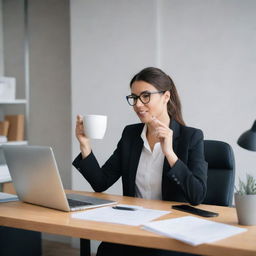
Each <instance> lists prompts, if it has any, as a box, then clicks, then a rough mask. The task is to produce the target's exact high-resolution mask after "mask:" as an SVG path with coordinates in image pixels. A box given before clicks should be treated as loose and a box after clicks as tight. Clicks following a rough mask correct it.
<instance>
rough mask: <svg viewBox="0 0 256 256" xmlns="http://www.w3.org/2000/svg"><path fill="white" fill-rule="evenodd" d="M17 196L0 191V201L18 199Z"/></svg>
mask: <svg viewBox="0 0 256 256" xmlns="http://www.w3.org/2000/svg"><path fill="white" fill-rule="evenodd" d="M18 200H19V199H18V196H16V195H12V194H8V193H2V192H0V203H3V202H10V201H18Z"/></svg>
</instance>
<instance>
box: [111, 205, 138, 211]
mask: <svg viewBox="0 0 256 256" xmlns="http://www.w3.org/2000/svg"><path fill="white" fill-rule="evenodd" d="M112 209H115V210H125V211H136V209H134V208H131V207H126V206H113V207H112Z"/></svg>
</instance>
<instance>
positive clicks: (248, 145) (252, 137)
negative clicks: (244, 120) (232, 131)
mask: <svg viewBox="0 0 256 256" xmlns="http://www.w3.org/2000/svg"><path fill="white" fill-rule="evenodd" d="M237 144H238V145H239V146H240V147H242V148H245V149H247V150H250V151H256V120H255V121H254V124H253V126H252V128H251V129H250V130H248V131H246V132H244V133H243V134H242V135H241V136H240V137H239V139H238V141H237Z"/></svg>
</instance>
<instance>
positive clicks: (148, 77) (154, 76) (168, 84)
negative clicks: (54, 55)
mask: <svg viewBox="0 0 256 256" xmlns="http://www.w3.org/2000/svg"><path fill="white" fill-rule="evenodd" d="M135 81H144V82H147V83H149V84H151V85H153V86H154V87H155V88H156V89H157V90H159V91H169V92H170V95H171V96H170V100H169V101H168V103H167V111H168V115H169V116H170V119H171V120H172V119H174V120H176V121H177V122H178V123H180V124H181V125H185V122H184V120H183V117H182V112H181V103H180V98H179V95H178V92H177V89H176V86H175V84H174V82H173V81H172V79H171V78H170V76H168V75H167V74H165V73H164V72H163V71H162V70H161V69H159V68H154V67H148V68H145V69H143V70H141V71H140V72H139V73H138V74H136V75H135V76H134V77H133V78H132V80H131V82H130V88H131V87H132V84H133V83H134V82H135Z"/></svg>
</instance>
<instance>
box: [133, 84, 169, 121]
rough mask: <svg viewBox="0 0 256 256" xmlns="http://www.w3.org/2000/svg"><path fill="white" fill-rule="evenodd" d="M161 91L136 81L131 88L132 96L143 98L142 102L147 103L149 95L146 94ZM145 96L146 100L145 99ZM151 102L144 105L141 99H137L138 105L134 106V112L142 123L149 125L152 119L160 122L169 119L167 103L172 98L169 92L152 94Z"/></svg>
mask: <svg viewBox="0 0 256 256" xmlns="http://www.w3.org/2000/svg"><path fill="white" fill-rule="evenodd" d="M157 91H159V90H158V89H156V88H155V87H154V86H153V85H151V84H149V83H147V82H144V81H135V82H134V83H133V84H132V86H131V94H132V95H135V96H141V98H142V100H145V101H147V100H148V98H147V97H148V95H149V94H146V93H150V92H157ZM144 95H146V96H145V98H143V97H144ZM149 97H150V101H149V102H148V103H147V104H143V103H142V102H141V100H140V99H137V102H136V104H135V105H134V106H133V109H134V111H135V112H136V114H137V115H138V117H139V119H140V120H141V122H142V123H149V122H151V121H152V117H153V116H154V117H156V118H157V119H159V120H165V119H166V117H168V112H167V102H168V101H169V98H170V93H169V92H168V91H166V92H164V93H155V94H150V95H149Z"/></svg>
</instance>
